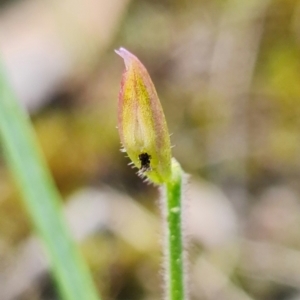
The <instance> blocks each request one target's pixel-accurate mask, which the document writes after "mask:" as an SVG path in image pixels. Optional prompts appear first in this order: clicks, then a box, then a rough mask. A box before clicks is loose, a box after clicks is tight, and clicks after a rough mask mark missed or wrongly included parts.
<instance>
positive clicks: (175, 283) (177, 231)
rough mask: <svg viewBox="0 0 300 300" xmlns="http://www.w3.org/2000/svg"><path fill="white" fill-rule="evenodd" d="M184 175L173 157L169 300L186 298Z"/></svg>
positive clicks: (169, 196)
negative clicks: (183, 207)
mask: <svg viewBox="0 0 300 300" xmlns="http://www.w3.org/2000/svg"><path fill="white" fill-rule="evenodd" d="M182 175H183V172H182V170H181V167H180V165H179V164H178V162H177V161H175V160H174V159H173V162H172V179H171V181H170V182H168V183H166V195H167V199H166V200H167V203H166V204H165V203H164V204H163V205H166V206H167V210H166V221H167V224H166V227H167V230H166V232H167V234H166V242H167V246H166V249H165V250H166V252H167V253H166V258H165V259H166V260H167V265H166V280H167V298H166V299H167V300H183V299H186V291H185V288H186V287H185V278H184V276H185V270H184V267H185V256H184V245H183V240H184V239H183V232H182Z"/></svg>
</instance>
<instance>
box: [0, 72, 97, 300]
mask: <svg viewBox="0 0 300 300" xmlns="http://www.w3.org/2000/svg"><path fill="white" fill-rule="evenodd" d="M0 134H1V140H2V143H3V147H4V152H5V155H6V159H7V163H8V165H9V167H10V168H11V170H12V172H13V175H14V177H15V179H16V182H17V184H18V186H19V188H20V190H21V192H22V195H23V200H24V203H25V206H26V207H27V210H28V212H29V215H30V217H31V220H32V222H33V224H34V226H35V228H36V230H37V231H38V233H39V236H40V238H41V240H42V242H43V244H44V246H45V249H46V252H47V254H48V258H49V260H50V263H51V266H52V271H53V274H54V277H55V280H56V283H57V285H58V288H59V291H60V294H61V296H62V299H64V300H83V299H88V300H97V299H99V298H98V296H97V292H96V289H95V287H94V284H93V281H92V278H91V276H90V274H89V272H88V269H87V266H86V264H85V263H84V261H83V259H82V257H81V255H80V253H79V251H78V249H77V248H76V245H75V244H74V243H73V241H72V239H71V237H70V234H69V232H68V229H67V227H66V224H65V220H64V218H63V214H62V205H61V199H60V196H59V194H58V191H57V189H56V188H55V185H54V183H53V180H52V178H51V176H50V175H49V172H48V170H47V167H46V164H45V161H44V158H43V155H42V154H41V151H40V149H39V146H38V143H37V139H36V137H35V134H34V131H33V128H32V126H31V124H30V121H29V118H28V117H27V115H26V113H25V112H24V111H23V110H22V108H21V107H20V106H19V105H18V103H17V101H16V98H15V95H14V93H13V91H12V90H11V88H10V86H9V84H8V82H7V81H6V78H5V73H4V70H3V67H2V66H0Z"/></svg>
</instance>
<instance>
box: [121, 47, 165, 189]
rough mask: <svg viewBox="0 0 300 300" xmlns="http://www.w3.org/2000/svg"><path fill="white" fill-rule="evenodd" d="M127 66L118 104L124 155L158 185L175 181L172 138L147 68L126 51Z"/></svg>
mask: <svg viewBox="0 0 300 300" xmlns="http://www.w3.org/2000/svg"><path fill="white" fill-rule="evenodd" d="M116 53H117V54H118V55H120V56H121V57H122V58H123V59H124V62H125V67H126V68H125V71H124V73H123V77H122V82H121V89H120V93H119V103H118V130H119V135H120V139H121V142H122V144H123V147H124V151H126V152H127V154H128V156H129V158H130V159H131V160H132V162H133V164H134V165H135V166H136V167H137V168H138V169H139V172H138V173H139V174H140V175H143V176H146V177H147V178H148V179H149V180H150V181H152V182H154V183H158V184H160V183H165V182H168V181H169V180H170V177H171V146H170V136H169V132H168V128H167V123H166V119H165V116H164V113H163V110H162V106H161V104H160V101H159V99H158V96H157V93H156V90H155V87H154V84H153V82H152V80H151V78H150V76H149V74H148V72H147V70H146V68H145V67H144V66H143V64H142V63H141V62H140V61H139V59H138V58H137V57H136V56H134V55H133V54H132V53H130V52H129V51H127V50H126V49H124V48H120V49H119V50H116Z"/></svg>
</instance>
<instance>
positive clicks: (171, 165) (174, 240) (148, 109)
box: [116, 48, 187, 300]
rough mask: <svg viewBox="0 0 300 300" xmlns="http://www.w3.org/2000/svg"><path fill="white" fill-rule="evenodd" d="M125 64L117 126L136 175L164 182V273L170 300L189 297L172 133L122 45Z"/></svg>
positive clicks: (150, 87) (180, 178) (133, 59)
mask: <svg viewBox="0 0 300 300" xmlns="http://www.w3.org/2000/svg"><path fill="white" fill-rule="evenodd" d="M116 53H117V54H118V55H120V56H121V57H122V58H123V59H124V62H125V71H124V73H123V77H122V81H121V89H120V93H119V102H118V130H119V135H120V139H121V143H122V145H123V147H124V148H123V149H122V150H123V151H125V152H127V154H128V156H129V158H130V159H131V161H132V164H133V165H134V166H135V167H137V168H138V174H139V175H140V176H141V177H143V178H145V179H146V180H147V181H149V182H152V183H154V184H157V185H161V186H163V189H164V191H165V192H164V195H165V196H164V197H163V199H162V200H161V202H162V203H161V208H162V211H163V214H162V216H163V224H164V231H165V243H164V259H165V262H164V273H165V295H166V299H167V300H183V299H187V291H186V284H185V281H186V279H185V276H186V272H185V255H184V236H183V228H182V208H183V205H182V186H183V178H184V176H183V171H182V169H181V167H180V165H179V163H178V162H177V161H176V160H175V159H174V158H172V156H171V143H170V135H169V131H168V127H167V123H166V119H165V116H164V112H163V109H162V106H161V103H160V101H159V98H158V96H157V93H156V90H155V87H154V84H153V82H152V80H151V78H150V76H149V74H148V72H147V70H146V68H145V67H144V65H143V64H142V63H141V62H140V61H139V59H138V58H137V57H136V56H135V55H133V54H132V53H130V52H129V51H128V50H126V49H124V48H120V49H119V50H116Z"/></svg>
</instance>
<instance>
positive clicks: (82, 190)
mask: <svg viewBox="0 0 300 300" xmlns="http://www.w3.org/2000/svg"><path fill="white" fill-rule="evenodd" d="M120 46H123V47H125V48H127V49H128V50H130V51H131V52H133V53H134V54H136V55H137V56H138V57H139V58H140V60H141V61H142V62H143V63H144V64H145V66H146V67H147V69H148V71H149V73H150V74H151V76H152V78H153V81H154V83H155V85H156V88H157V91H158V94H159V96H160V99H161V102H162V105H163V107H164V110H165V114H166V118H167V121H168V126H169V129H170V132H172V133H173V134H172V136H171V139H172V144H173V145H175V147H174V148H173V154H174V156H175V157H176V158H177V160H178V161H179V162H180V163H181V164H182V166H183V168H184V170H185V171H186V172H187V173H188V174H190V175H189V184H188V185H187V187H186V189H185V194H186V197H185V201H186V203H185V205H186V206H187V209H186V220H185V227H186V231H187V235H188V239H189V247H188V248H189V261H190V263H189V270H188V273H189V274H190V276H189V285H190V293H191V298H192V299H194V300H197V299H199V300H200V299H201V300H202V299H204V300H206V299H207V300H223V299H228V300H235V299H236V300H255V299H257V300H281V299H286V300H299V299H300V231H299V228H300V184H299V183H300V155H299V153H300V138H299V133H300V102H299V98H300V1H299V0H248V1H242V0H227V1H226V0H197V1H192V0H190V1H187V0H175V1H174V0H173V1H171V0H139V1H137V0H132V1H130V0H110V1H106V0H72V1H70V0H59V1H58V0H52V1H41V0H10V1H9V0H1V2H0V52H1V56H2V59H3V62H4V65H5V68H6V71H7V74H8V77H9V80H10V82H11V85H12V86H13V88H14V90H15V93H16V94H17V97H18V99H19V101H20V102H21V103H22V105H23V106H24V108H25V109H26V110H27V111H28V112H29V113H30V116H31V117H32V121H33V123H34V126H35V130H36V133H37V136H38V139H39V142H40V144H41V147H42V149H43V152H44V154H45V156H46V159H47V161H48V164H49V168H50V170H51V172H52V174H53V176H54V179H55V181H56V184H57V186H58V188H59V190H60V192H61V194H62V195H63V197H64V199H65V203H64V207H65V214H66V217H67V219H68V222H69V224H70V227H71V229H72V232H73V235H74V238H76V240H77V241H78V243H79V244H80V249H81V251H82V253H83V254H84V256H85V258H86V260H87V261H88V264H89V266H90V269H91V272H92V274H93V277H94V280H95V282H96V284H97V287H98V289H99V291H101V293H102V295H103V299H105V300H136V299H139V300H142V299H144V300H154V299H161V294H162V286H163V284H162V274H161V264H162V258H161V245H160V244H161V222H160V212H159V210H158V206H157V199H158V197H159V191H158V190H157V188H155V187H153V186H148V185H146V184H144V183H143V182H142V180H141V179H140V178H138V177H137V176H136V174H135V172H136V170H132V169H131V168H130V167H128V166H127V164H128V162H129V161H128V159H127V158H126V157H125V155H124V153H121V152H120V151H119V150H120V142H119V137H118V133H117V130H116V125H117V121H116V120H117V118H116V111H117V97H118V92H119V85H120V79H121V74H122V71H123V69H124V66H123V62H122V60H121V59H120V58H119V57H118V56H117V55H116V54H115V53H114V52H113V49H116V48H119V47H120ZM48 270H49V264H48V262H47V260H46V259H45V255H44V254H43V250H42V248H41V246H40V244H39V242H38V240H37V238H36V237H35V234H34V229H33V228H32V225H31V222H30V220H29V218H28V215H27V213H26V211H25V209H24V207H23V205H22V202H21V200H20V197H19V192H18V190H17V189H16V187H15V185H14V183H13V180H12V178H11V175H10V174H9V172H8V170H7V168H6V167H5V164H4V162H3V158H2V157H1V166H0V299H1V300H39V299H40V300H50V299H51V300H54V299H58V296H57V291H56V289H55V284H54V282H53V281H52V279H51V278H50V276H49V273H48Z"/></svg>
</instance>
